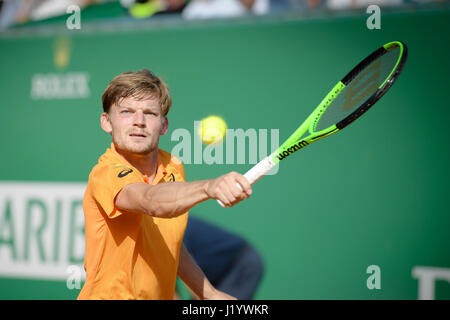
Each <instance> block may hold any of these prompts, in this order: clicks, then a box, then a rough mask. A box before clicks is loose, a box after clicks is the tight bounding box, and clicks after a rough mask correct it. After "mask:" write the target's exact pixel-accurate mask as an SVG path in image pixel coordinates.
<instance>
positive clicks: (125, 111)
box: [120, 110, 130, 113]
mask: <svg viewBox="0 0 450 320" xmlns="http://www.w3.org/2000/svg"><path fill="white" fill-rule="evenodd" d="M120 113H130V111H128V110H122V111H121V112H120Z"/></svg>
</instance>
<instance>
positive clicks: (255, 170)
mask: <svg viewBox="0 0 450 320" xmlns="http://www.w3.org/2000/svg"><path fill="white" fill-rule="evenodd" d="M273 167H275V163H274V162H273V161H272V157H271V156H268V157H265V158H264V159H262V160H261V161H260V162H258V163H257V164H255V165H254V166H253V167H252V168H251V169H250V170H248V171H247V172H246V173H245V174H244V177H245V178H246V179H247V180H248V182H249V183H250V184H254V183H255V182H256V181H258V180H259V179H261V178H262V177H263V176H264V175H266V174H267V173H268V172H269V171H270V170H271V169H272V168H273ZM236 185H237V186H238V187H239V189H240V190H241V191H242V187H241V185H240V184H239V183H236ZM217 202H218V203H219V204H220V206H221V207H223V208H225V205H224V204H223V203H222V201H220V200H217Z"/></svg>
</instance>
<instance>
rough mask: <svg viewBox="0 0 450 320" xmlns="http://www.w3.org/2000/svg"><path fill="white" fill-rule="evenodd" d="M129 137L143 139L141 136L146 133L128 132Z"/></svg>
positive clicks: (143, 136)
mask: <svg viewBox="0 0 450 320" xmlns="http://www.w3.org/2000/svg"><path fill="white" fill-rule="evenodd" d="M130 137H133V138H142V139H143V138H146V137H147V135H146V134H144V133H130Z"/></svg>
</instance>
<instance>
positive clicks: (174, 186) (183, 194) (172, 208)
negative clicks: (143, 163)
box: [114, 172, 252, 218]
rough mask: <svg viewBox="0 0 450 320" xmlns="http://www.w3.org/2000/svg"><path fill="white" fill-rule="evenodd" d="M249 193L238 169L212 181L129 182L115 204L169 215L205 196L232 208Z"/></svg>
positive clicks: (188, 207) (163, 216)
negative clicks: (155, 183)
mask: <svg viewBox="0 0 450 320" xmlns="http://www.w3.org/2000/svg"><path fill="white" fill-rule="evenodd" d="M237 183H239V184H240V185H241V186H242V190H240V188H239V187H238V186H237V185H236V184H237ZM251 193H252V189H251V186H250V184H249V183H248V181H247V179H246V178H245V177H244V176H243V175H241V174H239V173H237V172H230V173H228V174H225V175H223V176H220V177H218V178H216V179H212V180H203V181H194V182H169V183H160V184H157V185H154V186H153V185H148V184H146V183H143V182H137V183H131V184H129V185H126V186H125V187H123V188H122V190H121V191H120V192H119V193H118V195H117V196H116V199H115V202H114V203H115V205H116V206H117V207H118V208H119V209H122V210H125V211H130V212H142V213H146V214H149V215H152V216H155V217H160V218H171V217H176V216H178V215H180V214H183V213H185V212H187V211H189V209H191V208H192V207H193V206H195V205H197V204H198V203H200V202H203V201H205V200H208V199H218V200H220V201H222V202H223V203H224V204H225V206H226V207H231V206H233V205H235V204H236V203H238V202H240V201H242V200H243V199H246V198H248V197H249V196H250V194H251Z"/></svg>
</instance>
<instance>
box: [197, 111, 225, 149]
mask: <svg viewBox="0 0 450 320" xmlns="http://www.w3.org/2000/svg"><path fill="white" fill-rule="evenodd" d="M226 132H227V124H226V123H225V121H224V120H223V119H222V118H221V117H218V116H209V117H207V118H205V119H203V120H202V122H201V126H200V127H199V129H198V135H199V136H200V139H201V140H202V141H203V142H204V143H206V144H216V143H219V142H221V141H222V140H223V138H224V137H225V134H226Z"/></svg>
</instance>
